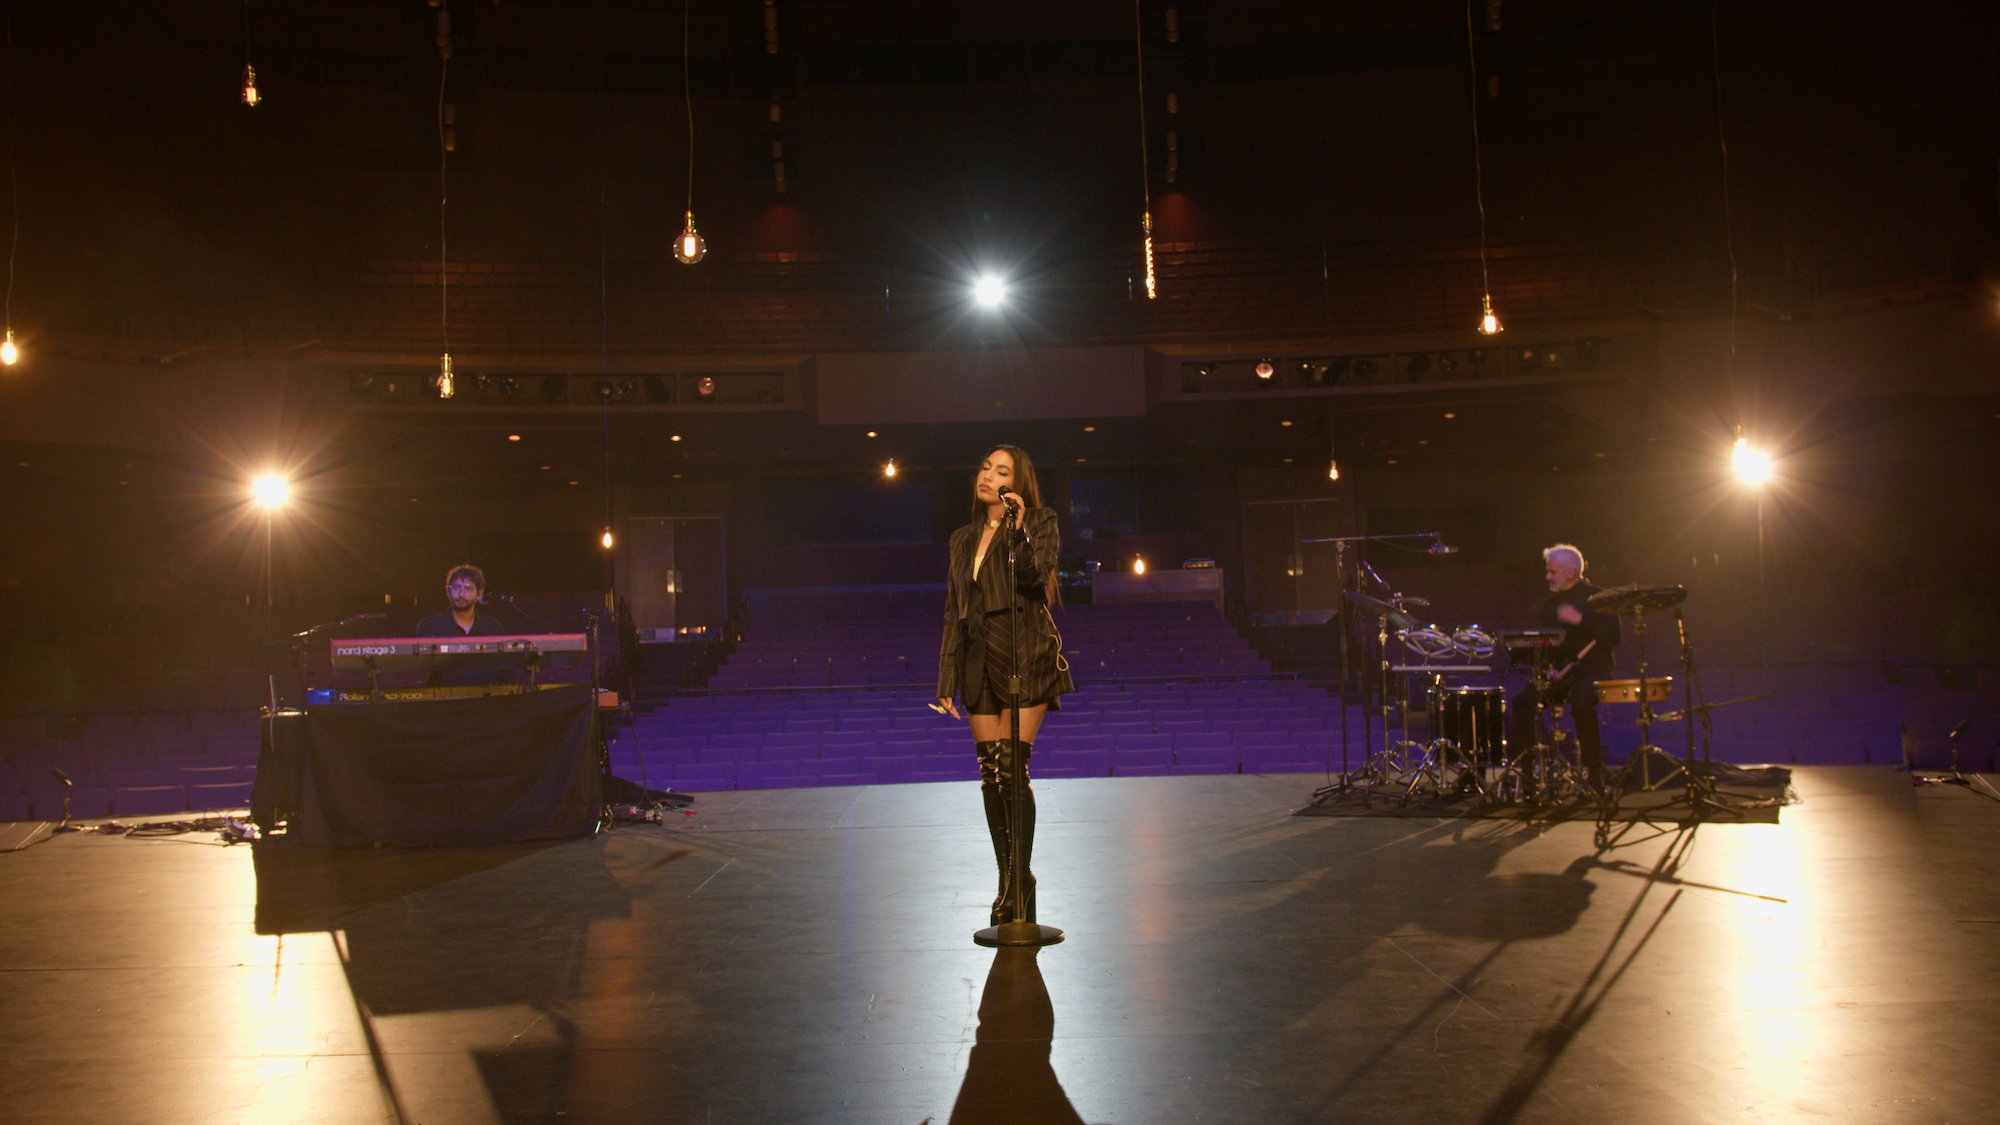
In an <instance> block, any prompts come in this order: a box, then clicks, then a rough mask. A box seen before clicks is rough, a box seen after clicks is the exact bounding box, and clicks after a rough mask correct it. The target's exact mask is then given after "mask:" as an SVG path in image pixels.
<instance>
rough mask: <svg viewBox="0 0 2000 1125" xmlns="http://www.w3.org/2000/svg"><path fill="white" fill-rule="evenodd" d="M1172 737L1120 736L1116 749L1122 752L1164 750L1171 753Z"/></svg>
mask: <svg viewBox="0 0 2000 1125" xmlns="http://www.w3.org/2000/svg"><path fill="white" fill-rule="evenodd" d="M1173 748H1174V736H1173V735H1171V734H1121V735H1119V736H1118V749H1119V750H1121V751H1123V750H1165V751H1167V752H1169V753H1172V751H1173Z"/></svg>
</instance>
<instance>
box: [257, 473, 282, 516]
mask: <svg viewBox="0 0 2000 1125" xmlns="http://www.w3.org/2000/svg"><path fill="white" fill-rule="evenodd" d="M250 498H251V499H252V500H255V501H256V502H257V504H258V506H259V507H261V508H265V509H272V508H282V507H284V506H285V502H286V501H288V500H290V499H291V498H292V486H291V482H289V481H287V480H286V479H285V478H284V477H281V476H279V475H277V474H276V473H265V474H264V475H263V476H261V477H258V478H257V479H256V480H254V481H251V482H250Z"/></svg>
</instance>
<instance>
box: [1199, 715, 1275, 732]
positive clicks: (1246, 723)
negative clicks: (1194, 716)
mask: <svg viewBox="0 0 2000 1125" xmlns="http://www.w3.org/2000/svg"><path fill="white" fill-rule="evenodd" d="M1208 729H1210V730H1212V731H1215V732H1216V733H1218V734H1220V733H1222V732H1224V731H1229V732H1233V733H1237V734H1247V733H1250V732H1260V731H1262V730H1263V729H1264V720H1262V719H1218V720H1216V721H1215V722H1212V723H1210V724H1209V725H1208Z"/></svg>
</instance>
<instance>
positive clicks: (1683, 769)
mask: <svg viewBox="0 0 2000 1125" xmlns="http://www.w3.org/2000/svg"><path fill="white" fill-rule="evenodd" d="M1681 634H1682V636H1683V637H1685V636H1686V635H1687V629H1686V627H1685V625H1683V627H1682V629H1681ZM1632 638H1633V643H1634V644H1635V645H1637V646H1638V649H1639V748H1638V749H1637V750H1634V751H1633V752H1632V760H1633V761H1634V762H1637V763H1638V764H1639V792H1642V793H1650V792H1652V791H1654V790H1656V789H1659V788H1661V787H1662V786H1664V785H1666V784H1667V782H1669V781H1672V780H1673V779H1674V775H1675V774H1682V775H1684V776H1685V777H1686V779H1687V784H1688V785H1689V786H1690V787H1692V786H1694V785H1696V784H1697V783H1696V781H1695V779H1694V775H1693V773H1691V772H1690V771H1689V770H1688V768H1687V767H1688V766H1689V765H1690V764H1692V763H1693V760H1694V754H1693V753H1692V752H1691V751H1690V753H1689V754H1688V761H1687V762H1685V763H1682V764H1681V765H1678V766H1675V767H1674V768H1673V769H1670V770H1668V771H1667V772H1666V773H1665V774H1662V775H1661V776H1659V777H1657V778H1656V777H1654V776H1653V765H1652V756H1653V755H1654V754H1663V753H1665V751H1663V750H1661V749H1660V748H1659V747H1657V746H1655V745H1653V723H1654V722H1655V721H1656V720H1655V719H1654V718H1653V695H1652V693H1651V692H1649V691H1647V690H1646V612H1645V610H1644V609H1640V610H1638V611H1636V612H1634V613H1633V614H1632ZM1599 752H1600V753H1602V751H1601V750H1600V751H1599ZM1623 772H1626V773H1630V772H1631V767H1630V766H1629V765H1628V766H1627V767H1626V769H1625V771H1623ZM1624 780H1625V779H1624V778H1620V781H1621V782H1623V781H1624ZM1619 787H1620V788H1621V789H1622V788H1623V785H1622V784H1621V785H1620V786H1619ZM1689 792H1690V793H1692V792H1693V789H1692V788H1690V790H1689Z"/></svg>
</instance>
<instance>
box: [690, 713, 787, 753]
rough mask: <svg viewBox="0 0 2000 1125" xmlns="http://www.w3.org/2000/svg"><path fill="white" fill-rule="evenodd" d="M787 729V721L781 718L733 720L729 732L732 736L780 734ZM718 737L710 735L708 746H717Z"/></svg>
mask: <svg viewBox="0 0 2000 1125" xmlns="http://www.w3.org/2000/svg"><path fill="white" fill-rule="evenodd" d="M784 729H785V720H783V719H779V718H763V717H760V718H755V719H731V720H730V722H729V730H730V733H732V734H757V735H763V734H778V733H780V732H782V731H783V730H784ZM715 739H716V736H714V735H710V736H709V739H708V744H709V745H710V746H714V745H715Z"/></svg>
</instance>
